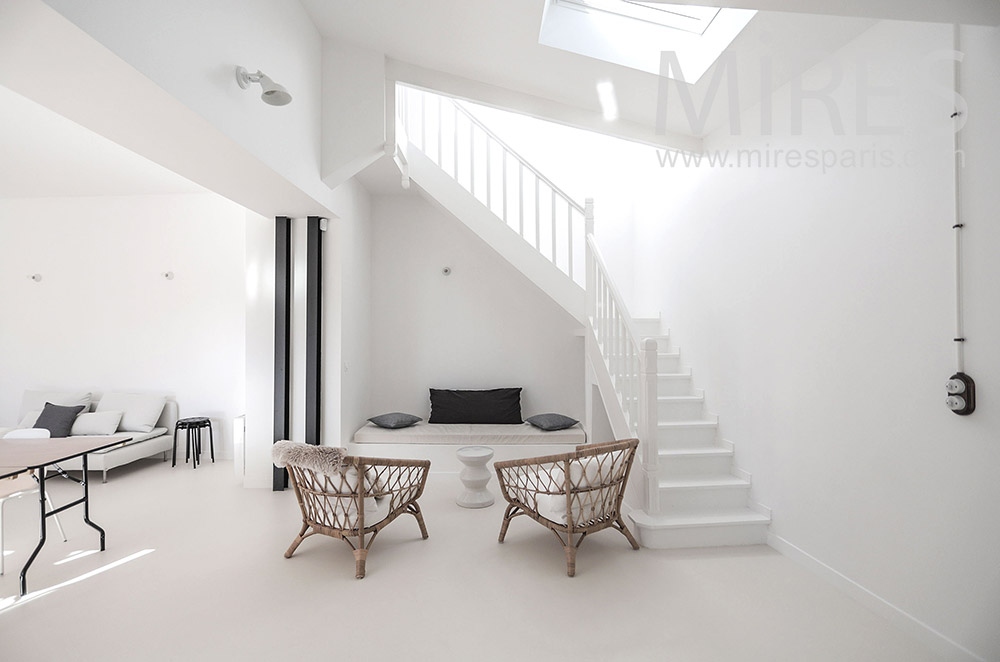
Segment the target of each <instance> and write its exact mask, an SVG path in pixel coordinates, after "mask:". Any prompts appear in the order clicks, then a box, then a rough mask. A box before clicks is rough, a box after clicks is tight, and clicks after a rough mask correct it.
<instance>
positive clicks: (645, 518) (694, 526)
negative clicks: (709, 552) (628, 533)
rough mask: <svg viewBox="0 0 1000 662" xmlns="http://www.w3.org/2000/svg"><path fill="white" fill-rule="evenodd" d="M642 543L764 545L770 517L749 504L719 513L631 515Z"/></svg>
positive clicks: (667, 546)
mask: <svg viewBox="0 0 1000 662" xmlns="http://www.w3.org/2000/svg"><path fill="white" fill-rule="evenodd" d="M628 517H629V519H630V520H632V524H634V533H635V534H636V537H637V538H638V540H639V544H640V545H642V546H643V547H648V548H650V549H681V548H686V547H729V546H736V545H763V544H765V543H766V542H767V527H768V524H770V521H771V520H770V518H769V517H767V516H766V515H761V514H760V513H757V512H754V511H752V510H750V509H748V508H745V509H742V510H733V511H723V512H717V513H700V514H688V515H672V514H668V515H649V514H647V513H645V512H643V511H641V510H633V511H632V512H631V513H629V515H628Z"/></svg>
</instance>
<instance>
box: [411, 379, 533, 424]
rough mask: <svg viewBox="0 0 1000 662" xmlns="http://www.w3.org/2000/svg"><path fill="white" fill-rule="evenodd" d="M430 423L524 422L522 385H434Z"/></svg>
mask: <svg viewBox="0 0 1000 662" xmlns="http://www.w3.org/2000/svg"><path fill="white" fill-rule="evenodd" d="M430 392H431V418H430V421H429V422H430V423H488V424H493V425H520V424H521V388H520V387H517V388H491V389H486V390H456V389H439V388H432V389H431V390H430Z"/></svg>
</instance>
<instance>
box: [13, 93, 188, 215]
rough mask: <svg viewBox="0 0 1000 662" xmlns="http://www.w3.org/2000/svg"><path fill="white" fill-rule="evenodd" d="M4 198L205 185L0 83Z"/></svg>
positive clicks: (157, 191)
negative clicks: (182, 175) (191, 180)
mask: <svg viewBox="0 0 1000 662" xmlns="http://www.w3.org/2000/svg"><path fill="white" fill-rule="evenodd" d="M0 155H2V157H0V198H43V197H62V196H98V195H145V194H171V193H200V192H204V191H205V189H203V188H202V187H200V186H198V185H197V184H194V183H193V182H190V181H188V180H187V179H185V178H183V177H181V176H180V175H177V174H174V173H173V172H171V171H170V170H167V169H166V168H164V167H162V166H159V165H157V164H155V163H153V162H152V161H150V160H148V159H146V158H143V157H141V156H139V155H138V154H135V153H134V152H131V151H129V150H128V149H126V148H124V147H122V146H121V145H118V144H116V143H114V142H112V141H110V140H108V139H107V138H104V137H102V136H99V135H98V134H96V133H94V132H93V131H90V130H89V129H85V128H84V127H82V126H80V125H79V124H76V123H75V122H72V121H70V120H68V119H66V118H65V117H63V116H61V115H59V114H57V113H55V112H53V111H51V110H49V109H48V108H45V107H44V106H41V105H39V104H37V103H35V102H34V101H31V100H29V99H26V98H24V97H22V96H20V95H18V94H15V93H14V92H12V91H10V90H9V89H7V88H5V87H3V86H0Z"/></svg>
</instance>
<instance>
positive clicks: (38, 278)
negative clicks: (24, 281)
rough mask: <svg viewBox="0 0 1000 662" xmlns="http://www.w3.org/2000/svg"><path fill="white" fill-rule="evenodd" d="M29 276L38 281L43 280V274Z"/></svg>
mask: <svg viewBox="0 0 1000 662" xmlns="http://www.w3.org/2000/svg"><path fill="white" fill-rule="evenodd" d="M28 278H30V279H31V280H33V281H35V282H36V283H41V282H42V274H31V275H30V276H28Z"/></svg>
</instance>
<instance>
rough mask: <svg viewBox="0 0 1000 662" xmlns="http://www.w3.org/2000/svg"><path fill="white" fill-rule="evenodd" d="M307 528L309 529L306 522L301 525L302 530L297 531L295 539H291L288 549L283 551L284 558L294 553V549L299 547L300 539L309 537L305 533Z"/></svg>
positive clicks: (288, 557) (290, 556)
mask: <svg viewBox="0 0 1000 662" xmlns="http://www.w3.org/2000/svg"><path fill="white" fill-rule="evenodd" d="M308 530H309V525H308V524H303V525H302V530H301V531H299V535H297V536H295V540H293V541H292V544H291V546H290V547H289V548H288V551H286V552H285V558H286V559H290V558H292V554H294V553H295V550H296V549H298V548H299V545H301V544H302V541H303V540H305V539H306V538H308V537H309V536H307V535H306V531H308Z"/></svg>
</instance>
